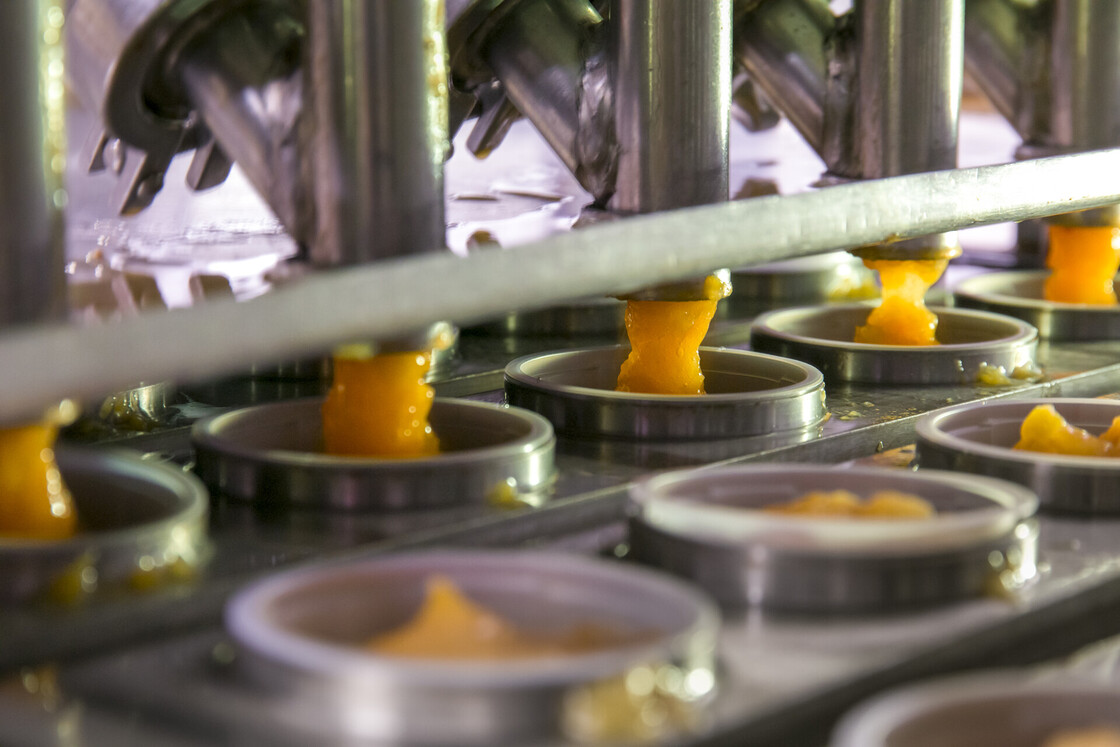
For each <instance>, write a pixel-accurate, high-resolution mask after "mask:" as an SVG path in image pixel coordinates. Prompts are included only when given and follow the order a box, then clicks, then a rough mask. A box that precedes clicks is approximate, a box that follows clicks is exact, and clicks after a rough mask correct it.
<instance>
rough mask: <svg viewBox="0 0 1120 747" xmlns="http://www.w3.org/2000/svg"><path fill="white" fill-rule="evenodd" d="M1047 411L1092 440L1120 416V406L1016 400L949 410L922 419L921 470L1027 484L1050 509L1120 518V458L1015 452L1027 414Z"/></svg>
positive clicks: (919, 427)
mask: <svg viewBox="0 0 1120 747" xmlns="http://www.w3.org/2000/svg"><path fill="white" fill-rule="evenodd" d="M1047 404H1049V405H1054V407H1055V409H1057V411H1058V412H1059V413H1060V414H1061V415H1062V417H1064V418H1065V419H1066V420H1067V421H1069V422H1070V423H1072V424H1073V425H1075V426H1077V427H1079V428H1084V429H1086V430H1088V431H1089V432H1091V433H1103V432H1104V431H1105V430H1107V428H1108V426H1109V425H1111V424H1112V419H1113V418H1115V417H1117V416H1120V402H1116V401H1111V400H1101V399H1053V398H1052V399H1017V400H1008V401H988V402H979V403H972V404H967V405H959V406H955V407H947V408H945V409H942V410H936V411H934V412H931V413H928V414H926V415H923V416H922V417H921V418H920V419H919V420H918V422H917V424H916V426H915V428H916V431H917V450H918V464H919V465H920V466H921V467H922V468H923V469H924V468H927V467H928V468H934V469H952V470H958V471H961V472H971V473H974V474H979V475H990V476H992V477H999V478H1003V479H1005V480H1010V481H1011V482H1015V483H1019V484H1020V485H1025V486H1026V487H1028V488H1030V489H1031V490H1033V491H1034V492H1035V493H1036V494H1037V495H1038V497H1039V500H1040V502H1041V506H1042V508H1043V509H1044V510H1050V511H1068V512H1075V513H1090V514H1095V513H1105V514H1118V513H1120V459H1111V458H1106V457H1076V456H1065V455H1061V454H1039V453H1037V452H1033V451H1017V450H1015V449H1013V448H1011V447H1012V446H1014V445H1015V443H1016V442H1017V441H1018V440H1019V427H1020V425H1021V424H1022V422H1023V418H1025V417H1026V416H1027V413H1029V412H1030V411H1031V410H1032V409H1033V408H1034V407H1036V406H1037V405H1047Z"/></svg>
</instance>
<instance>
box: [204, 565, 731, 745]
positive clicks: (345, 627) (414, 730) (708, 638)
mask: <svg viewBox="0 0 1120 747" xmlns="http://www.w3.org/2000/svg"><path fill="white" fill-rule="evenodd" d="M434 575H440V576H445V577H448V578H450V579H451V580H452V581H453V582H454V583H455V584H456V585H457V586H458V587H459V588H461V589H462V590H463V592H464V593H465V594H467V595H468V596H469V597H470V598H471V599H472V600H474V601H477V602H478V603H479V604H481V605H483V606H485V607H487V608H489V609H492V610H494V611H495V612H496V613H497V614H499V615H500V616H501V617H502V618H503V619H505V620H506V621H508V622H510V623H512V624H513V625H515V626H516V627H518V628H520V629H522V630H526V631H551V632H556V631H563V630H565V629H570V628H572V627H574V626H577V625H585V624H589V623H590V624H594V625H602V626H604V627H606V628H607V629H614V630H621V631H623V632H625V633H632V634H633V635H634V636H635V637H634V640H632V641H630V642H622V643H619V644H617V645H614V646H610V647H608V648H605V649H602V650H598V651H592V652H589V653H583V654H573V655H570V656H550V657H546V658H541V659H534V660H527V661H511V660H502V661H493V662H491V661H472V662H470V665H469V666H464V663H463V662H440V661H422V662H418V661H415V660H408V659H399V658H392V657H383V656H377V655H375V654H372V653H369V652H366V651H362V650H360V648H359V647H360V646H361V645H362V644H363V643H364V642H365V641H367V640H368V639H369V638H370V637H372V635H374V634H376V633H379V632H384V631H385V630H388V629H392V628H394V627H397V626H399V625H401V624H403V623H404V622H405V621H406V620H407V619H408V618H409V616H410V615H411V614H412V613H413V612H414V611H415V610H416V609H417V607H418V606H419V604H420V601H421V599H422V598H423V589H424V586H425V584H426V582H427V581H428V580H429V579H430V578H431V577H432V576H434ZM226 627H227V629H228V631H229V632H230V634H231V635H232V636H233V639H234V641H235V642H236V644H237V646H238V649H239V652H240V656H241V658H240V659H239V661H238V663H237V665H238V669H239V672H240V674H241V675H242V677H243V678H244V680H245V682H246V684H248V685H251V686H253V687H255V688H258V689H260V690H263V691H265V692H267V693H269V694H270V696H271V700H272V701H273V703H274V704H275V703H283V704H284V705H283V707H282V708H279V709H277V708H270V709H269V712H268V713H266V714H260V713H257V714H253V713H249V714H247V715H248V716H249V717H250V718H252V716H254V715H256V716H261V715H265V716H267V717H269V718H268V720H267V721H265V722H264V723H260V722H257V724H256V725H257V727H258V728H261V727H266V725H270V726H272V728H275V726H276V722H275V721H274V719H277V718H279V720H280V721H281V723H282V724H283V725H284V726H286V727H288V728H297V729H301V730H308V731H309V732H319V733H320V734H323V733H327V734H331V735H333V736H334V737H344V738H346V739H347V740H354V739H361V740H370V739H376V740H379V741H380V740H389V741H391V742H394V743H400V742H407V743H424V744H435V743H439V744H514V743H525V742H526V741H527V740H531V739H534V738H536V739H540V738H542V737H551V738H553V739H556V738H557V737H558V736H559V732H560V730H561V727H562V726H563V725H564V722H565V721H566V717H568V718H570V717H571V716H572V715H575V714H566V713H565V709H566V708H569V707H571V706H570V703H571V701H570V700H568V698H569V696H571V695H574V694H575V692H576V691H577V689H578V688H581V687H583V686H586V685H591V684H593V683H597V682H602V681H604V680H607V679H609V678H614V677H618V678H619V679H620V682H619V685H620V687H621V688H622V690H621V694H622V697H623V700H622V702H625V701H626V700H628V698H627V695H626V693H627V690H626V688H625V686H624V684H623V683H625V682H626V680H625V678H626V676H627V674H628V673H629V672H630V671H632V670H633V668H635V667H645V668H646V670H645V671H647V672H649V673H650V676H655V674H656V672H657V671H658V669H659V667H662V666H667V667H668V668H671V669H672V670H673V671H672V673H671V674H672V676H675V677H676V678H678V679H677V686H676V688H674V689H675V690H676V691H677V692H673V693H672V695H674V696H676V697H678V698H680V699H682V700H690V701H696V700H700V699H702V698H704V696H706V695H708V694H709V693H710V692H711V690H712V687H713V686H714V684H715V680H714V666H715V660H714V657H715V642H716V635H717V633H718V628H719V613H718V612H717V610H716V609H715V606H714V605H713V604H712V603H711V601H710V600H708V599H707V598H706V597H705V596H704V595H702V594H701V593H699V592H697V591H694V590H693V589H691V588H689V587H686V586H685V585H683V584H680V583H679V582H676V581H674V580H672V579H669V578H666V577H663V576H659V575H656V574H653V573H651V572H649V571H646V570H644V569H640V568H627V567H624V566H620V565H618V564H617V563H609V562H604V561H594V560H588V559H585V558H580V557H576V556H573V555H560V554H552V553H529V552H513V553H511V552H506V553H495V552H490V553H477V552H474V553H472V552H458V553H452V552H440V553H428V554H414V555H404V556H400V557H397V558H392V559H389V558H384V559H380V560H367V561H365V562H359V563H348V564H336V565H334V566H332V567H328V568H320V569H318V570H312V571H308V570H305V571H300V572H295V573H289V574H285V575H281V576H276V577H274V578H272V579H270V580H267V581H264V582H262V583H259V584H257V585H255V586H252V587H249V588H248V589H246V590H244V591H243V592H242V593H241V594H239V595H238V596H237V597H235V598H234V599H233V600H232V601H231V602H230V604H229V607H228V609H227V612H226ZM665 674H666V675H669V674H670V673H669V672H668V671H666V672H665ZM634 694H635V696H636V697H639V700H640V697H641V696H640V691H638V690H637V689H634ZM591 705H592V707H595V705H596V704H594V703H592V704H591ZM599 707H601V708H606V709H608V711H610V710H613V709H614V708H618V707H619V704H618V703H613V702H612V703H604V704H601V705H599ZM588 715H591V716H593V717H594V716H595V715H597V714H588ZM613 715H614V716H615V717H617V716H618V714H617V713H616V714H613ZM269 722H271V723H269ZM614 736H617V735H614ZM612 741H613V740H612Z"/></svg>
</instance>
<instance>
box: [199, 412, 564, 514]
mask: <svg viewBox="0 0 1120 747" xmlns="http://www.w3.org/2000/svg"><path fill="white" fill-rule="evenodd" d="M322 404H323V400H322V399H319V398H314V399H304V400H295V401H288V402H278V403H274V404H267V405H257V406H255V407H248V408H245V409H242V410H236V411H234V412H229V413H225V414H223V415H218V416H216V417H213V418H208V419H207V420H204V421H202V422H200V423H198V424H196V425H195V427H194V430H193V432H192V434H191V439H192V441H193V443H194V447H195V455H196V463H197V464H196V471H197V472H198V475H199V477H201V478H202V480H203V482H205V483H206V484H207V485H208V486H209V487H210V489H211V490H212V491H214V493H215V494H218V495H222V496H224V497H227V498H233V499H235V500H242V501H252V502H255V503H258V504H265V505H269V506H292V507H304V508H320V509H324V508H326V509H336V510H344V511H363V510H374V509H378V510H397V509H424V508H448V507H452V506H459V505H463V504H468V503H469V504H483V503H486V502H487V501H488V500H490V499H493V498H495V496H496V495H498V494H500V495H502V496H506V497H511V496H512V497H518V498H521V499H522V500H524V501H526V502H539V501H540V500H541V498H542V496H541V493H542V492H543V491H545V490H546V489H547V488H548V486H549V485H550V484H551V481H552V479H553V473H554V458H555V437H554V436H553V433H552V426H551V425H549V423H548V421H547V420H545V419H544V418H542V417H540V416H539V415H536V414H534V413H531V412H527V411H525V410H518V409H517V408H510V407H501V406H498V405H491V404H486V403H482V402H468V401H466V400H457V399H440V398H436V400H435V404H434V405H433V406H432V411H431V415H430V420H431V423H432V429H433V430H434V431H435V432H436V435H438V436H439V439H440V447H441V449H442V451H441V453H439V454H437V455H436V456H433V457H427V458H422V459H372V458H360V457H343V456H333V455H329V454H322V453H319V448H320V441H321V436H322V414H321V407H322Z"/></svg>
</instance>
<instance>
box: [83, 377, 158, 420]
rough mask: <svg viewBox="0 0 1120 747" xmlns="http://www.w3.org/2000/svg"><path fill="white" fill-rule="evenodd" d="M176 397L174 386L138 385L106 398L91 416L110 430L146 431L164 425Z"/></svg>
mask: <svg viewBox="0 0 1120 747" xmlns="http://www.w3.org/2000/svg"><path fill="white" fill-rule="evenodd" d="M177 393H178V388H177V386H176V385H175V384H174V383H172V382H169V381H162V382H157V383H155V384H140V385H139V386H137V387H135V388H133V389H125V390H123V391H120V392H116V393H115V394H112V395H110V396H108V397H106V398H105V399H104V400H102V402H101V404H100V405H99V406H98V408H97V409H96V411H93V412H92V413H91V414H95V415H96V417H98V418H99V419H100V420H102V421H104V422H105V423H106V424H108V425H110V426H113V427H117V428H121V429H124V430H148V429H150V428H153V427H155V426H156V425H159V424H160V423H162V422H163V421H164V418H165V417H166V416H167V411H168V405H169V403H171V402H173V401H174V400H175V397H176V395H177Z"/></svg>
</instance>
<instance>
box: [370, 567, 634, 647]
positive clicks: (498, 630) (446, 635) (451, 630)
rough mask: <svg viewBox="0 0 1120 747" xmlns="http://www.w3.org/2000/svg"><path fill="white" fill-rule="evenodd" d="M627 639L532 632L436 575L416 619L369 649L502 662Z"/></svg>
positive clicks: (588, 631)
mask: <svg viewBox="0 0 1120 747" xmlns="http://www.w3.org/2000/svg"><path fill="white" fill-rule="evenodd" d="M626 640H630V637H629V636H624V635H622V634H620V633H618V632H616V631H612V630H610V629H608V628H604V627H601V626H597V625H592V624H580V625H577V626H575V627H573V628H571V629H569V630H566V631H562V632H559V633H553V634H544V633H541V634H530V633H527V632H525V631H522V630H520V629H518V628H517V627H515V626H514V625H512V624H511V623H509V622H507V621H506V620H504V619H502V618H501V617H500V616H499V615H497V614H496V613H495V612H492V611H491V610H489V609H486V608H485V607H483V606H482V605H479V604H477V603H475V602H473V601H471V600H470V599H468V598H467V597H466V596H465V595H464V594H463V593H462V592H461V591H459V589H458V588H457V587H456V586H455V584H454V583H453V582H452V581H451V580H450V579H448V578H445V577H443V576H433V577H432V578H431V579H429V580H428V585H427V595H426V597H425V599H424V604H423V605H422V606H421V607H420V610H419V611H418V612H417V613H416V615H415V616H414V617H413V618H412V619H411V620H410V621H409V622H408V623H406V624H405V625H404V626H402V627H400V628H397V629H396V630H391V631H389V632H388V633H383V634H381V635H377V636H374V637H373V638H372V639H370V640H369V641H368V642H367V643H366V649H367V650H368V651H371V652H373V653H377V654H383V655H386V656H400V657H408V658H415V659H443V660H499V659H524V658H532V657H541V656H558V655H564V654H579V653H586V652H588V651H595V650H597V649H601V648H605V647H607V646H611V645H615V644H618V643H622V642H624V641H626Z"/></svg>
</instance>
